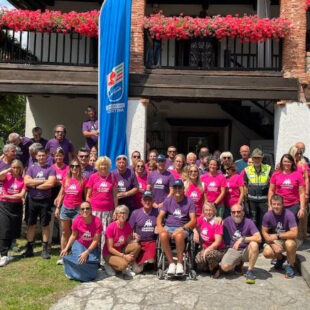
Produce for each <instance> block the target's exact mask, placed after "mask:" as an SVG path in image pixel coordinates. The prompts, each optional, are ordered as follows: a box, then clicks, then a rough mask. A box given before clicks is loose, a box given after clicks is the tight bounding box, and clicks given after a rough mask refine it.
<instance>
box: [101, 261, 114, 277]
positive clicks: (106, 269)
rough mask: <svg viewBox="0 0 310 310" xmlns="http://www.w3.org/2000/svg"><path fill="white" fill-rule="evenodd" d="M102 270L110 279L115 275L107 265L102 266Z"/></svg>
mask: <svg viewBox="0 0 310 310" xmlns="http://www.w3.org/2000/svg"><path fill="white" fill-rule="evenodd" d="M104 270H105V273H106V274H107V275H108V276H110V277H113V276H115V275H116V272H115V270H114V269H113V268H112V267H111V266H110V265H109V264H108V263H105V264H104Z"/></svg>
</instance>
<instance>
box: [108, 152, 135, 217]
mask: <svg viewBox="0 0 310 310" xmlns="http://www.w3.org/2000/svg"><path fill="white" fill-rule="evenodd" d="M127 165H128V158H127V156H126V155H118V156H117V157H116V167H117V169H115V170H114V171H113V172H112V173H113V175H114V176H115V177H116V180H117V198H118V205H123V204H124V205H125V206H127V207H128V208H129V211H130V212H132V211H133V210H134V209H135V206H134V200H133V196H134V195H135V194H136V193H137V192H138V190H139V183H138V181H137V178H136V174H135V172H134V171H133V170H132V169H129V168H127Z"/></svg>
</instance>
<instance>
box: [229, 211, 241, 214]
mask: <svg viewBox="0 0 310 310" xmlns="http://www.w3.org/2000/svg"><path fill="white" fill-rule="evenodd" d="M241 212H242V211H231V214H241Z"/></svg>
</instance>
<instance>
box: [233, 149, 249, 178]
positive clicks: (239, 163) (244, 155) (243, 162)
mask: <svg viewBox="0 0 310 310" xmlns="http://www.w3.org/2000/svg"><path fill="white" fill-rule="evenodd" d="M240 155H241V158H240V159H238V160H236V161H235V165H236V168H237V173H239V174H240V173H241V171H242V170H243V169H244V168H246V167H247V166H248V159H249V157H250V148H249V146H248V145H242V146H241V147H240Z"/></svg>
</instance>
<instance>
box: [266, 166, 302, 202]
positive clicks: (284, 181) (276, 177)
mask: <svg viewBox="0 0 310 310" xmlns="http://www.w3.org/2000/svg"><path fill="white" fill-rule="evenodd" d="M270 184H274V185H275V187H276V188H275V193H276V194H278V195H281V196H282V197H283V201H284V206H285V207H289V206H292V205H295V204H297V203H299V186H304V185H305V181H304V178H303V176H302V174H301V173H300V172H299V171H293V172H291V173H288V174H285V173H283V172H276V173H274V174H273V175H272V177H271V179H270Z"/></svg>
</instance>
